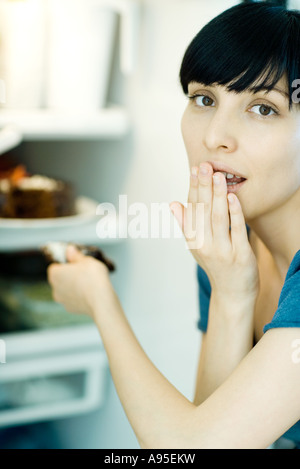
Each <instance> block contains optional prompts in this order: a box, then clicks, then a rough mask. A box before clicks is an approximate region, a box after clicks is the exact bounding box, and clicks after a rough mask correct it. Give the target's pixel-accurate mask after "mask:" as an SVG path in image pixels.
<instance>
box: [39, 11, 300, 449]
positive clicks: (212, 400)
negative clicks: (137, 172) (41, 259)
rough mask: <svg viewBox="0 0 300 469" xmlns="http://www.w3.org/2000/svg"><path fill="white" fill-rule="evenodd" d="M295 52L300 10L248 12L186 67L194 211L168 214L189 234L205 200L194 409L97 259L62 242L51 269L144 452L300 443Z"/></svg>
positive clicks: (228, 15) (191, 53)
mask: <svg viewBox="0 0 300 469" xmlns="http://www.w3.org/2000/svg"><path fill="white" fill-rule="evenodd" d="M299 47H300V14H299V13H297V12H287V11H285V10H284V9H283V8H281V7H275V6H272V5H266V4H262V3H260V4H256V3H254V4H243V5H238V6H235V7H233V8H231V9H229V10H227V11H226V12H224V13H222V14H221V15H220V16H218V17H217V18H215V19H214V20H212V21H211V22H210V23H209V24H208V25H207V26H206V27H205V28H203V30H201V31H200V33H199V34H198V35H197V37H196V38H195V39H194V40H193V42H192V43H191V45H190V46H189V48H188V50H187V52H186V54H185V57H184V60H183V63H182V68H181V74H180V77H181V83H182V86H183V90H184V92H185V93H186V94H188V96H189V104H188V105H187V108H186V111H185V114H184V116H183V120H182V132H183V138H184V141H185V145H186V148H187V153H188V158H189V164H190V168H191V181H190V191H189V200H188V201H189V203H191V204H193V205H192V206H193V208H194V209H195V210H194V211H193V212H192V213H191V212H188V211H187V210H186V209H185V207H184V206H183V205H181V204H180V203H178V202H173V203H172V204H171V209H172V211H173V213H174V214H175V217H176V218H177V220H178V222H179V223H180V226H181V228H182V229H183V231H184V232H185V226H187V225H186V223H188V222H190V220H189V217H191V216H192V215H193V213H195V211H196V207H197V205H196V204H197V203H202V204H204V242H203V243H202V245H201V246H197V249H196V248H193V249H192V250H191V252H192V254H193V255H194V257H195V259H196V261H197V263H198V266H199V267H198V269H199V271H198V276H199V283H200V301H201V319H200V328H201V329H202V330H203V332H204V335H203V345H202V350H201V355H200V361H199V371H198V379H197V390H196V395H195V401H194V402H193V403H192V402H189V401H188V400H187V399H186V398H185V397H183V396H182V395H181V394H180V393H179V392H178V391H177V390H176V389H175V388H174V387H173V386H172V385H171V384H170V383H169V382H168V381H167V380H166V379H165V378H164V377H163V376H162V375H161V374H160V372H159V371H158V370H157V369H156V368H155V366H154V365H153V364H152V363H151V361H150V360H149V359H148V357H147V356H146V355H145V353H144V352H143V350H142V348H141V347H140V345H139V343H138V341H137V340H136V338H135V336H134V334H133V332H132V330H131V328H130V326H129V324H128V322H127V320H126V317H125V314H124V312H123V310H122V307H121V305H120V302H119V300H118V297H117V295H116V293H115V292H114V290H113V287H112V285H111V283H110V279H109V275H108V270H107V268H106V267H105V266H104V265H103V264H101V263H99V262H97V261H95V260H93V259H91V258H88V257H84V256H83V255H82V254H81V253H79V252H78V251H76V250H75V249H74V248H72V247H70V249H69V252H68V259H69V261H70V263H69V264H68V265H64V266H60V265H55V264H54V265H52V266H50V268H49V272H48V275H49V281H50V284H51V285H52V287H53V295H54V299H55V300H56V301H58V302H60V303H63V304H64V305H65V307H66V308H67V309H68V310H69V311H71V312H74V313H85V314H88V315H90V316H91V317H92V318H93V319H94V321H95V323H96V324H97V326H98V329H99V331H100V334H101V337H102V340H103V344H104V346H105V348H106V351H107V355H108V359H109V363H110V368H111V373H112V377H113V379H114V383H115V386H116V388H117V391H118V394H119V397H120V399H121V402H122V404H123V406H124V409H125V411H126V413H127V416H128V419H129V421H130V423H131V425H132V427H133V429H134V431H135V433H136V436H137V438H138V441H139V443H140V445H141V447H143V448H266V447H268V446H269V445H270V444H271V443H273V442H274V441H275V440H277V439H278V438H279V437H280V436H281V435H283V434H284V433H285V432H287V430H289V429H290V430H289V431H290V433H288V434H287V435H286V436H288V437H289V438H291V439H292V440H294V441H295V442H297V444H299V446H300V422H298V421H299V420H300V400H299V389H300V364H299V361H300V360H298V358H299V356H300V351H299V348H300V301H299V299H300V251H299V249H300V241H299V231H300V217H299V207H300V151H299V148H300V113H299V112H298V111H299V104H298V103H297V102H294V101H293V97H295V96H296V95H297V90H296V89H295V87H294V85H295V80H296V79H297V78H300V63H299V60H298V50H299ZM295 91H296V93H295ZM225 174H226V179H225ZM232 176H234V178H233V177H232ZM235 177H236V178H235ZM234 181H236V182H238V181H239V184H233V182H234ZM241 181H242V182H241ZM246 223H247V225H248V229H249V231H250V235H249V238H248V236H247V227H246ZM279 297H280V298H279ZM208 312H209V320H208Z"/></svg>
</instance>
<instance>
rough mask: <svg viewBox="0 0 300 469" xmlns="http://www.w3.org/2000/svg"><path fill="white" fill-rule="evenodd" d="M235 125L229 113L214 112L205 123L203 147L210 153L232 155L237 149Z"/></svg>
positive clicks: (219, 110) (236, 129)
mask: <svg viewBox="0 0 300 469" xmlns="http://www.w3.org/2000/svg"><path fill="white" fill-rule="evenodd" d="M237 132H238V128H237V125H236V123H234V122H233V118H232V115H230V113H229V112H226V111H224V110H223V111H222V110H221V109H218V110H216V111H215V112H214V113H213V115H212V116H211V118H210V120H209V121H208V123H207V128H206V129H205V132H204V141H203V143H204V146H205V147H206V148H207V149H208V150H209V151H210V152H214V153H216V152H224V153H232V152H234V151H235V150H236V149H237V146H238V141H237Z"/></svg>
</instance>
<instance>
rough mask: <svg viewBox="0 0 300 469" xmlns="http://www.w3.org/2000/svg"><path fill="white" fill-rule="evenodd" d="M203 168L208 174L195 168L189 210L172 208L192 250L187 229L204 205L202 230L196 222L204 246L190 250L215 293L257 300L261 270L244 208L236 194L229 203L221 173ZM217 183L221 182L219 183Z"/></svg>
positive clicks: (209, 167) (225, 297)
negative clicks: (198, 206)
mask: <svg viewBox="0 0 300 469" xmlns="http://www.w3.org/2000/svg"><path fill="white" fill-rule="evenodd" d="M203 167H204V168H206V169H207V173H206V174H204V173H202V172H201V170H199V168H198V167H194V168H192V174H191V179H190V189H189V196H188V206H189V209H187V208H186V207H184V206H183V205H182V204H180V203H179V202H172V203H171V204H170V208H171V210H172V212H173V213H174V216H175V217H176V219H177V221H178V223H179V225H180V228H181V229H182V231H183V233H184V235H185V237H186V241H187V243H188V246H190V245H192V246H193V245H195V239H194V240H192V242H191V240H190V239H188V238H187V232H186V230H185V228H186V227H192V226H194V225H195V217H196V214H197V211H196V209H197V204H203V216H202V217H201V222H202V223H201V226H199V220H197V223H198V226H197V228H198V231H199V230H200V231H201V233H198V236H199V238H200V241H201V245H200V244H199V243H198V244H199V245H196V248H190V250H191V252H192V254H193V256H194V258H195V260H196V261H197V263H198V264H199V265H200V267H202V268H203V269H204V271H205V272H206V274H207V276H208V277H209V280H210V283H211V286H212V291H213V292H214V294H215V295H216V296H217V297H219V298H220V299H222V300H223V299H229V300H234V299H237V300H240V299H242V300H244V299H247V300H249V299H250V300H251V299H252V300H256V298H257V295H258V292H259V274H258V266H257V260H256V257H255V254H254V252H253V250H252V248H251V246H250V244H249V240H248V235H247V228H246V222H245V218H244V214H243V211H242V207H241V204H240V202H239V200H238V198H237V196H236V195H233V194H231V195H230V197H232V196H233V203H229V201H228V198H227V184H226V178H225V176H224V175H223V174H222V173H220V172H218V173H215V174H214V171H213V168H212V166H211V165H210V164H209V163H208V162H206V163H202V164H201V169H202V168H203ZM215 179H217V180H219V183H217V181H215ZM191 207H192V210H190V208H191ZM198 213H199V212H198ZM192 217H194V220H193V221H192ZM203 225H204V226H203ZM230 225H231V231H230V229H229V227H230ZM196 238H197V232H196Z"/></svg>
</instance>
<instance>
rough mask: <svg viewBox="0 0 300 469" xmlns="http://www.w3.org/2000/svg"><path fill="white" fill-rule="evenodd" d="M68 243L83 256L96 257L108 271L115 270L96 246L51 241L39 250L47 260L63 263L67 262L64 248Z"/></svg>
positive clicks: (112, 264) (65, 248)
mask: <svg viewBox="0 0 300 469" xmlns="http://www.w3.org/2000/svg"><path fill="white" fill-rule="evenodd" d="M70 244H71V245H73V246H75V247H76V248H77V249H78V250H79V251H81V252H82V254H84V255H85V256H91V257H94V258H95V259H97V260H98V261H101V262H103V263H104V264H105V265H106V267H107V268H108V270H109V271H110V272H114V271H115V270H116V268H115V265H114V263H113V262H112V261H111V260H110V259H108V258H107V257H106V256H105V254H104V253H103V251H101V249H99V248H98V247H96V246H85V245H82V244H75V243H64V242H59V241H58V242H56V241H53V242H49V243H47V244H45V245H44V246H41V248H40V249H41V252H42V253H43V254H44V256H45V258H46V260H47V262H49V263H53V262H55V263H59V264H64V263H66V262H67V258H66V250H67V247H68V246H69V245H70Z"/></svg>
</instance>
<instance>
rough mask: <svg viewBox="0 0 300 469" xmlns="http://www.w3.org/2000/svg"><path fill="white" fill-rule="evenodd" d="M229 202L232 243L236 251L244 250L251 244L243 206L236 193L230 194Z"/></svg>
mask: <svg viewBox="0 0 300 469" xmlns="http://www.w3.org/2000/svg"><path fill="white" fill-rule="evenodd" d="M228 202H229V214H230V224H231V243H232V246H233V247H234V249H235V250H236V251H240V252H242V250H243V249H244V248H245V247H248V244H249V240H248V233H247V228H246V221H245V217H244V214H243V210H242V206H241V204H240V201H239V199H238V198H237V196H236V195H234V194H228Z"/></svg>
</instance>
